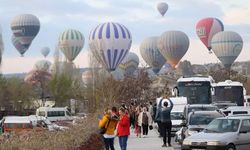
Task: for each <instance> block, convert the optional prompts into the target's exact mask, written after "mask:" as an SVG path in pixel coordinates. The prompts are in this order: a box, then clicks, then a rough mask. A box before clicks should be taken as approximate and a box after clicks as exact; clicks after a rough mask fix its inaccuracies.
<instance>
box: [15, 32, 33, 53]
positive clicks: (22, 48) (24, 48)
mask: <svg viewBox="0 0 250 150" xmlns="http://www.w3.org/2000/svg"><path fill="white" fill-rule="evenodd" d="M11 42H12V44H13V45H14V47H15V48H16V49H17V51H18V52H19V53H20V54H21V56H23V55H24V53H25V52H26V51H27V50H28V48H29V46H27V45H26V46H23V44H21V42H20V40H19V38H17V37H15V36H14V35H12V37H11Z"/></svg>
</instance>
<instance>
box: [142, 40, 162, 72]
mask: <svg viewBox="0 0 250 150" xmlns="http://www.w3.org/2000/svg"><path fill="white" fill-rule="evenodd" d="M158 39H159V37H156V36H153V37H148V38H146V39H144V40H143V41H142V43H141V45H140V52H141V56H142V58H143V59H144V60H145V62H146V63H147V64H148V65H149V66H150V67H152V70H153V72H154V73H155V74H156V73H158V72H159V71H160V70H161V67H162V66H163V65H164V64H165V62H166V59H165V58H164V57H163V56H162V54H161V53H160V50H159V48H158Z"/></svg>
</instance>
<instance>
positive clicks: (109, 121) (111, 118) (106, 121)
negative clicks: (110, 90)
mask: <svg viewBox="0 0 250 150" xmlns="http://www.w3.org/2000/svg"><path fill="white" fill-rule="evenodd" d="M117 123H118V116H117V115H116V114H115V107H113V108H112V110H110V109H105V111H104V116H103V117H102V119H101V120H100V121H99V127H100V128H103V127H105V128H106V132H105V133H104V134H103V139H104V144H105V149H106V150H109V148H110V149H111V150H114V149H115V148H114V138H115V129H116V125H117Z"/></svg>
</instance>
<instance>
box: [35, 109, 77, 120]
mask: <svg viewBox="0 0 250 150" xmlns="http://www.w3.org/2000/svg"><path fill="white" fill-rule="evenodd" d="M36 115H37V116H43V117H45V118H47V119H48V120H49V121H51V122H54V121H73V117H72V115H71V114H70V112H69V111H68V109H67V108H66V107H40V108H38V109H37V110H36Z"/></svg>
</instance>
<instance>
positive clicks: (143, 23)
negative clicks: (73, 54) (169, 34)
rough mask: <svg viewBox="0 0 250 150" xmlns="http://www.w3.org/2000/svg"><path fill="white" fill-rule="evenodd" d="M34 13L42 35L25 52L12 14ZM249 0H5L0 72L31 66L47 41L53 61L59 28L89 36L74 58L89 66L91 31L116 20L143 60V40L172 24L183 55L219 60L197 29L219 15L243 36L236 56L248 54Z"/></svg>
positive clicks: (1, 14) (242, 57)
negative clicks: (15, 38)
mask: <svg viewBox="0 0 250 150" xmlns="http://www.w3.org/2000/svg"><path fill="white" fill-rule="evenodd" d="M159 2H166V3H167V4H168V6H169V9H168V11H167V13H166V14H165V16H164V17H162V16H161V15H160V14H159V12H158V11H157V9H156V6H157V4H158V3H159ZM27 13H29V14H33V15H35V16H37V17H38V18H39V20H40V23H41V28H40V31H39V33H38V35H37V36H36V37H35V39H34V40H33V42H32V45H31V46H30V48H29V50H28V51H27V52H26V53H25V56H24V57H20V54H19V53H18V52H17V50H16V49H15V48H14V47H13V45H12V44H11V35H12V31H11V29H10V22H11V20H12V19H13V18H14V17H15V16H17V15H20V14H27ZM249 16H250V1H249V0H237V1H236V0H220V1H218V0H166V1H164V0H162V1H159V0H1V4H0V25H1V28H2V35H3V41H4V47H5V50H4V54H3V60H2V65H1V72H2V73H3V74H7V73H23V72H28V71H30V70H31V69H32V68H33V66H34V64H35V62H36V61H39V60H42V59H44V57H43V56H42V54H41V52H40V50H41V48H42V47H45V46H47V47H49V48H50V49H51V52H50V54H49V56H48V57H47V58H46V59H47V60H49V61H51V62H53V54H54V50H55V47H56V44H57V41H58V37H59V35H60V33H61V32H63V31H64V30H67V29H70V28H71V29H77V30H79V31H81V33H82V34H83V35H84V37H85V44H84V48H83V49H82V51H81V53H80V54H79V55H78V56H77V58H76V59H75V60H74V63H75V65H76V66H77V67H88V51H89V46H88V36H89V33H90V31H91V30H92V29H93V28H95V27H96V26H97V25H98V24H100V23H104V22H108V21H113V22H119V23H121V24H123V25H125V26H126V27H127V28H128V29H129V31H130V32H131V34H132V38H133V39H132V41H133V42H132V47H131V49H130V51H132V52H135V53H136V54H137V55H138V56H139V58H140V63H141V64H145V62H144V61H143V59H142V57H141V56H140V50H139V47H140V43H141V42H142V41H143V39H145V38H147V37H149V36H160V35H161V34H162V33H163V32H165V31H169V30H180V31H183V32H185V33H186V34H187V35H188V37H189V40H190V46H189V49H188V51H187V53H186V54H185V56H184V57H183V58H182V60H189V61H191V63H192V64H205V63H216V62H219V60H218V59H217V58H216V56H215V55H214V54H209V53H208V51H207V49H206V47H205V46H204V45H203V43H202V42H201V41H200V40H199V38H198V36H197V35H196V30H195V26H196V23H197V22H198V21H199V20H200V19H202V18H206V17H216V18H218V19H220V20H221V21H222V22H223V24H224V28H225V30H226V31H234V32H237V33H239V34H240V35H241V37H242V38H243V41H244V45H243V49H242V52H241V54H240V55H239V57H238V58H237V59H236V61H248V60H250V53H249V52H248V50H249V49H250V19H249Z"/></svg>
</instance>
